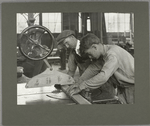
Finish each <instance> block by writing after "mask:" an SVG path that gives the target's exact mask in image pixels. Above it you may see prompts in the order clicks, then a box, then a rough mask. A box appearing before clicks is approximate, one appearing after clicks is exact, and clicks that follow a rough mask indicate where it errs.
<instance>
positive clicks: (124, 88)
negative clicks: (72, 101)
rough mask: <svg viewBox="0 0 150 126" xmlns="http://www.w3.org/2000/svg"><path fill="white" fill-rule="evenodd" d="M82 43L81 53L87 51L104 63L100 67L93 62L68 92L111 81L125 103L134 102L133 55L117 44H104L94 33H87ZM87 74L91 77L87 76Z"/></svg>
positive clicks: (92, 57) (72, 92)
mask: <svg viewBox="0 0 150 126" xmlns="http://www.w3.org/2000/svg"><path fill="white" fill-rule="evenodd" d="M80 43H81V44H80V52H81V55H82V54H84V53H86V54H87V55H88V56H89V58H91V59H96V60H97V61H100V60H101V59H103V60H104V64H103V66H102V67H99V68H98V67H97V66H98V64H97V65H95V64H91V65H90V66H89V67H88V68H87V70H86V71H85V72H84V74H82V76H81V77H80V79H79V80H80V82H78V84H75V85H72V86H70V87H69V88H68V90H67V91H68V93H70V95H73V94H77V93H79V92H81V91H82V90H83V89H87V88H89V89H96V88H99V87H101V86H102V85H105V84H107V83H110V84H113V85H116V86H117V87H118V94H117V95H118V98H119V99H120V100H121V101H122V102H123V103H125V104H133V103H134V58H133V57H132V55H131V54H129V53H128V52H127V51H126V50H124V49H122V48H121V47H119V46H117V45H103V44H102V43H101V42H100V39H99V38H98V37H97V36H95V35H94V34H87V35H86V36H84V37H83V38H82V39H81V42H80ZM97 69H99V71H98V70H97ZM96 70H97V71H96ZM92 71H94V72H95V73H94V72H92ZM87 74H88V76H89V77H90V78H86V76H87Z"/></svg>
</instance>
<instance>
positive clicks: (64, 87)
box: [61, 85, 91, 105]
mask: <svg viewBox="0 0 150 126" xmlns="http://www.w3.org/2000/svg"><path fill="white" fill-rule="evenodd" d="M68 87H69V86H68V85H62V86H61V88H62V91H64V92H65V93H66V94H67V95H68V96H69V97H70V98H71V99H72V100H73V101H75V102H76V103H78V104H89V105H90V104H91V103H90V102H89V101H88V100H86V99H85V98H83V97H82V96H81V95H80V94H76V95H73V96H70V95H69V94H68V93H67V92H66V90H67V88H68Z"/></svg>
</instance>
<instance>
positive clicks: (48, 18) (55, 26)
mask: <svg viewBox="0 0 150 126" xmlns="http://www.w3.org/2000/svg"><path fill="white" fill-rule="evenodd" d="M42 23H43V26H45V27H47V28H48V29H49V30H50V31H51V32H52V33H57V32H61V13H42Z"/></svg>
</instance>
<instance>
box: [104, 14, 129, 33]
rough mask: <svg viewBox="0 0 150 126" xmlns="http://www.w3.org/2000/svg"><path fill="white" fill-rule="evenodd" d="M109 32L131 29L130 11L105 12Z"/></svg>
mask: <svg viewBox="0 0 150 126" xmlns="http://www.w3.org/2000/svg"><path fill="white" fill-rule="evenodd" d="M105 21H106V31H107V32H125V31H129V29H130V27H129V26H130V14H129V13H105Z"/></svg>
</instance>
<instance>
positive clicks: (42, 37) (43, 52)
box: [19, 25, 54, 60]
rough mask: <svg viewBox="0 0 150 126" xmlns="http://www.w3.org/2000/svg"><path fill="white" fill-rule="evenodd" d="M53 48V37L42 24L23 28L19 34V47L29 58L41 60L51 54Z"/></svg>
mask: <svg viewBox="0 0 150 126" xmlns="http://www.w3.org/2000/svg"><path fill="white" fill-rule="evenodd" d="M53 48H54V37H53V35H52V33H51V32H50V30H48V29H47V28H46V27H44V26H40V25H34V26H30V27H27V28H25V29H24V30H23V31H22V32H21V35H20V40H19V49H20V51H21V53H22V54H23V55H24V56H25V57H26V58H28V59H31V60H42V59H45V58H46V57H47V56H49V55H50V54H51V52H52V51H53Z"/></svg>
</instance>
